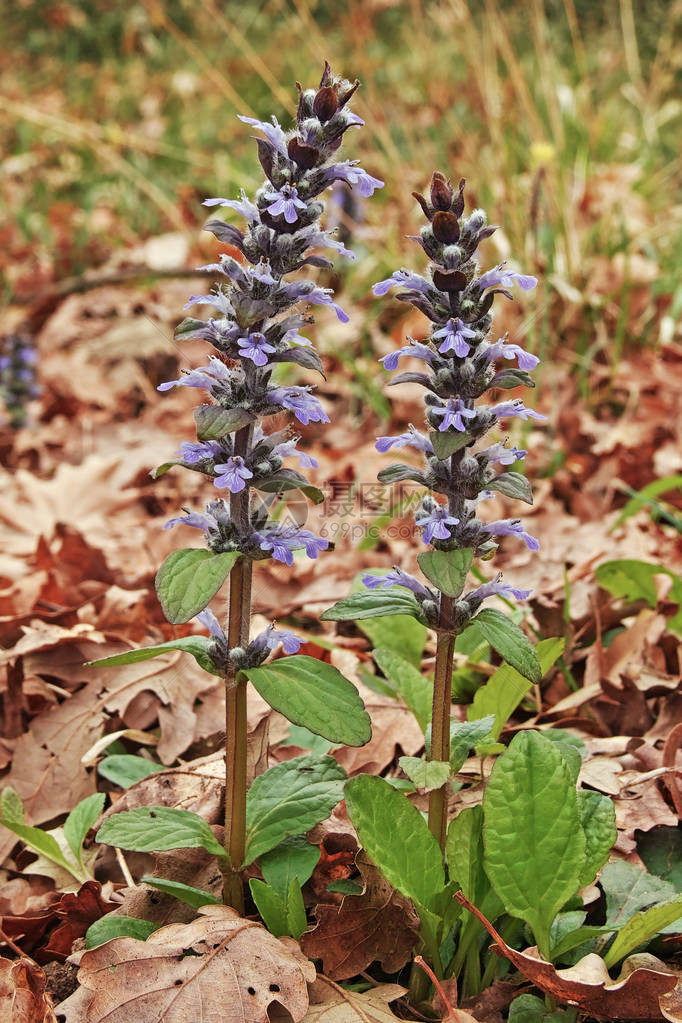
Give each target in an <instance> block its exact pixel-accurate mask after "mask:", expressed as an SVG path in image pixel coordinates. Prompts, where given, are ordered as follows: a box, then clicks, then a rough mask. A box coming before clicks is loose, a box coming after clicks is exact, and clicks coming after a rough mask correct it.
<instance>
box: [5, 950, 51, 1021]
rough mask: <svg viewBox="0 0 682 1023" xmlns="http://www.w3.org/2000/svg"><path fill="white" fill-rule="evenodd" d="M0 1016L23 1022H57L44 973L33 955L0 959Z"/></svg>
mask: <svg viewBox="0 0 682 1023" xmlns="http://www.w3.org/2000/svg"><path fill="white" fill-rule="evenodd" d="M0 1018H2V1019H3V1020H21V1023H56V1016H55V1014H54V1008H53V1005H52V999H51V998H50V996H49V995H48V994H46V992H45V974H44V973H43V971H42V970H41V969H40V967H39V966H37V965H36V964H35V963H34V962H32V961H31V960H30V959H15V960H12V959H0Z"/></svg>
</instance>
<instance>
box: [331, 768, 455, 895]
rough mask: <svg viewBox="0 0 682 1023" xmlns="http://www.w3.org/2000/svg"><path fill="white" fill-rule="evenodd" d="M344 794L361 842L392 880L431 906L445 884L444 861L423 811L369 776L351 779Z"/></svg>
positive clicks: (381, 781)
mask: <svg viewBox="0 0 682 1023" xmlns="http://www.w3.org/2000/svg"><path fill="white" fill-rule="evenodd" d="M345 798H346V806H347V808H348V816H349V817H350V819H351V821H352V822H353V827H354V828H355V830H356V831H357V834H358V838H359V839H360V844H361V845H362V847H363V849H365V851H366V852H367V855H368V856H369V858H370V859H371V860H372V862H373V863H375V864H376V865H377V867H379V869H380V870H381V872H382V874H383V875H384V877H385V878H386V880H387V881H388V882H389V884H392V885H393V887H394V888H397V889H398V891H399V892H402V894H403V895H406V896H407V897H408V898H409V899H412V900H413V902H415V903H419V904H420V905H421V906H424V907H425V908H426V909H431V908H432V907H434V906H435V905H437V902H438V896H439V895H440V894H441V893H442V891H443V888H444V887H445V873H444V871H443V859H442V856H441V851H440V849H439V847H438V843H437V841H436V839H435V838H434V837H433V835H432V834H431V832H430V831H429V828H428V824H427V823H426V821H425V820H424V818H423V817H422V815H421V814H420V812H419V810H417V809H416V807H414V806H412V804H411V803H410V802H409V801H408V799H407V798H406V797H405V796H404V795H402V793H400V792H396V790H395V789H393V788H391V786H390V785H389V784H388V783H387V782H386V781H384V779H383V778H375V777H372V776H371V775H368V774H364V775H359V776H358V777H356V778H351V780H350V781H349V782H348V783H347V784H346V789H345Z"/></svg>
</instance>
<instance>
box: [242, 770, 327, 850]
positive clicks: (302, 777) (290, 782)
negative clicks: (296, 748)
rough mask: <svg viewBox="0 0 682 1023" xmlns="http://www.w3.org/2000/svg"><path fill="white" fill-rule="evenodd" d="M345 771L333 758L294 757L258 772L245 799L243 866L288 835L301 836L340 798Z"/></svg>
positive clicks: (318, 821)
mask: <svg viewBox="0 0 682 1023" xmlns="http://www.w3.org/2000/svg"><path fill="white" fill-rule="evenodd" d="M345 779H346V772H345V771H344V769H343V768H342V767H341V766H340V765H339V764H337V762H336V761H335V760H334V758H333V757H314V756H306V757H296V758H295V759H294V760H287V761H285V762H284V763H282V764H276V765H275V766H274V767H271V768H270V769H269V770H268V771H265V773H264V774H261V775H259V776H258V777H257V778H256V779H255V781H254V782H253V784H252V785H251V788H250V789H249V791H248V794H247V799H246V855H245V858H244V864H243V865H244V866H248V865H249V863H253V861H254V860H256V859H258V857H259V856H262V855H263V853H266V852H269V851H270V850H271V849H274V848H275V846H277V845H279V844H280V842H283V841H284V839H285V838H288V837H289V836H290V835H304V834H305V833H306V832H307V831H309V830H310V829H311V828H313V827H315V825H316V824H319V823H320V821H323V820H325V819H326V818H327V817H328V816H329V814H330V813H331V812H332V810H333V809H334V807H335V806H336V804H337V803H338V802H340V800H341V799H342V798H343V783H344V781H345Z"/></svg>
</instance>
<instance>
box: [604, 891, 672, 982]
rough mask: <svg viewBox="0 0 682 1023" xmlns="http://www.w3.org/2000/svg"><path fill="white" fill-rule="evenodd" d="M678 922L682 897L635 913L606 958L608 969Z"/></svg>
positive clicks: (617, 936)
mask: <svg viewBox="0 0 682 1023" xmlns="http://www.w3.org/2000/svg"><path fill="white" fill-rule="evenodd" d="M676 920H682V897H678V898H676V899H672V900H671V901H670V902H664V903H662V904H661V905H659V906H651V908H650V909H645V910H643V911H642V912H641V913H635V915H634V916H632V917H630V919H629V920H628V922H627V923H626V924H625V926H624V927H623V928H622V929H621V930H620V931H619V932H618V934H617V935H616V938H615V941H614V942H613V945H612V946H611V948H610V949H609V950H608V952H607V953H606V955H605V956H604V963H605V964H606V967H607V969H610V968H611V967H612V966H615V965H616V963H617V962H619V960H621V959H624V958H625V956H626V955H628V954H629V953H630V952H632V950H633V949H635V948H637V947H638V946H639V945H643V944H644V943H645V942H648V941H649V940H650V939H651V938H653V937H654V936H655V935H656V934H658V933H659V931H662V930H663V928H664V927H667V926H668V925H669V924H672V923H675V921H676ZM680 929H682V928H680Z"/></svg>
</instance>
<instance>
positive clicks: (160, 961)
mask: <svg viewBox="0 0 682 1023" xmlns="http://www.w3.org/2000/svg"><path fill="white" fill-rule="evenodd" d="M79 965H80V969H79V971H78V980H79V983H80V984H81V988H80V990H79V991H77V992H76V993H75V995H72V996H71V997H70V998H68V999H67V1000H66V1001H65V1002H62V1003H61V1005H60V1006H59V1011H60V1014H63V1015H64V1017H65V1020H66V1023H103V1021H104V1020H106V1023H158V1020H159V1019H163V1020H164V1023H197V1020H202V1021H206V1023H210V1021H215V1023H267V1021H268V1019H269V1015H268V1009H269V1007H270V1006H271V1005H272V1004H273V1003H277V1002H278V1003H280V1005H282V1006H284V1008H285V1009H286V1010H287V1011H288V1012H289V1013H290V1015H291V1016H292V1018H293V1019H294V1021H296V1023H298V1021H299V1020H302V1019H303V1018H304V1016H305V1014H306V1010H307V1008H308V991H307V983H308V982H312V981H313V980H314V978H315V970H314V968H313V966H312V964H311V963H309V962H308V960H307V959H306V958H305V957H304V956H303V955H302V953H301V951H300V949H299V947H298V945H297V944H296V942H294V941H292V940H291V939H290V938H273V937H272V935H271V934H269V933H268V931H266V930H265V928H264V927H261V926H260V925H259V924H256V923H253V922H252V921H250V920H244V919H242V918H241V917H239V916H238V914H237V913H236V912H235V911H234V910H233V909H230V908H228V907H227V906H206V907H204V908H203V909H201V910H199V916H198V917H197V919H196V920H193V921H192V922H191V923H189V924H169V925H168V926H167V927H162V928H161V929H160V930H158V931H155V932H154V934H152V935H151V937H150V938H148V939H147V941H138V940H136V939H135V938H115V939H114V940H113V941H109V942H107V943H106V944H105V945H100V947H99V948H96V949H93V950H91V951H89V952H84V953H83V955H82V956H81V959H80V964H79Z"/></svg>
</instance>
